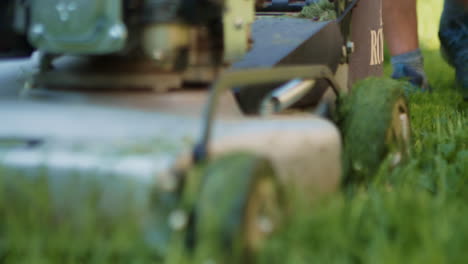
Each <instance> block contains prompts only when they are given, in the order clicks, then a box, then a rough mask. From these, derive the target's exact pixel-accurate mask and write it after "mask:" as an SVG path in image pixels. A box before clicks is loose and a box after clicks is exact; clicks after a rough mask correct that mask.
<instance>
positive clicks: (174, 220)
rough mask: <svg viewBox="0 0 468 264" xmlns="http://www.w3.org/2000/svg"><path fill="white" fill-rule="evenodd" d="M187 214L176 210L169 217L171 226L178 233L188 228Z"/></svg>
mask: <svg viewBox="0 0 468 264" xmlns="http://www.w3.org/2000/svg"><path fill="white" fill-rule="evenodd" d="M187 221H188V217H187V213H186V212H185V211H183V210H180V209H179V210H175V211H173V212H172V213H171V214H170V215H169V226H170V227H171V228H172V229H173V230H176V231H180V230H182V229H184V228H185V227H186V226H187Z"/></svg>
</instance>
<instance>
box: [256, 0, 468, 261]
mask: <svg viewBox="0 0 468 264" xmlns="http://www.w3.org/2000/svg"><path fill="white" fill-rule="evenodd" d="M442 4H443V1H442V0H427V1H419V6H418V12H419V16H420V17H419V18H420V25H419V31H420V39H421V46H422V49H423V52H424V55H425V59H426V62H425V65H426V71H427V73H428V75H429V78H430V82H431V85H432V87H433V89H434V91H433V92H432V93H418V94H412V95H410V96H409V102H410V111H411V121H412V126H413V141H412V157H411V159H410V160H409V161H407V162H406V163H405V164H403V165H402V166H400V167H398V168H396V169H389V168H388V166H387V164H385V163H384V164H382V166H381V168H380V170H379V172H378V173H377V175H374V177H373V180H372V181H371V182H370V183H366V184H359V185H351V186H347V187H345V188H344V189H343V191H342V192H341V193H340V194H337V195H333V196H332V197H327V198H325V199H323V200H321V201H320V202H318V203H317V205H316V206H314V207H310V206H305V205H301V203H300V202H296V203H295V204H294V205H293V206H294V210H293V211H294V212H295V214H293V215H291V216H290V219H289V221H288V223H287V227H286V228H285V230H283V231H282V232H281V233H279V234H278V235H277V236H276V237H275V238H274V239H273V240H272V241H271V242H270V243H269V244H268V245H267V247H266V248H265V250H264V252H263V258H262V260H263V263H278V264H279V263H294V264H296V263H466V259H467V258H468V252H467V251H466V248H467V246H468V241H467V240H466V238H467V237H468V221H467V218H468V109H467V106H468V104H467V103H466V102H463V100H462V98H461V96H460V94H459V93H458V92H457V91H456V88H455V82H454V72H453V70H452V69H451V68H450V67H449V66H448V65H447V64H446V63H445V62H444V61H443V59H442V58H441V57H440V54H439V43H438V39H437V29H438V19H439V14H440V12H441V9H442ZM434 15H436V16H434ZM387 61H388V60H387ZM390 72H391V69H390V66H389V65H388V64H387V65H386V73H387V74H389V73H390Z"/></svg>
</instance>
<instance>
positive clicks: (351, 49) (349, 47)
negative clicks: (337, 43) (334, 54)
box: [346, 41, 355, 54]
mask: <svg viewBox="0 0 468 264" xmlns="http://www.w3.org/2000/svg"><path fill="white" fill-rule="evenodd" d="M354 49H355V47H354V42H352V41H348V42H346V51H347V52H348V54H351V53H353V52H354Z"/></svg>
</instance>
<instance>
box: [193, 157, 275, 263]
mask: <svg viewBox="0 0 468 264" xmlns="http://www.w3.org/2000/svg"><path fill="white" fill-rule="evenodd" d="M280 216H281V206H280V192H279V185H278V183H277V180H276V178H275V174H274V170H273V169H272V166H271V164H270V162H269V161H268V160H266V159H264V158H260V157H258V156H256V155H253V154H248V153H233V154H228V155H225V156H223V157H221V158H219V159H217V160H215V161H214V162H212V163H211V164H210V165H209V166H208V167H207V169H206V171H205V175H204V177H203V184H202V188H201V192H200V196H199V199H198V202H197V204H196V207H195V237H196V244H195V248H194V260H195V263H200V264H201V263H249V262H252V261H253V259H255V255H256V252H257V251H258V250H259V249H260V248H261V246H262V243H263V242H264V241H265V239H266V238H267V237H268V236H269V235H271V233H272V232H273V231H274V230H275V229H276V228H278V226H279V223H280Z"/></svg>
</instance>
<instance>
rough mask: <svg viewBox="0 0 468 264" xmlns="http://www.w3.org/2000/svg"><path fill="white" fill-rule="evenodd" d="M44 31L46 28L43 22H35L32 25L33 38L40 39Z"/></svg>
mask: <svg viewBox="0 0 468 264" xmlns="http://www.w3.org/2000/svg"><path fill="white" fill-rule="evenodd" d="M44 32H45V28H44V25H42V24H35V25H33V26H32V27H31V32H30V34H31V38H32V39H38V38H40V37H41V36H42V35H44Z"/></svg>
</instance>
